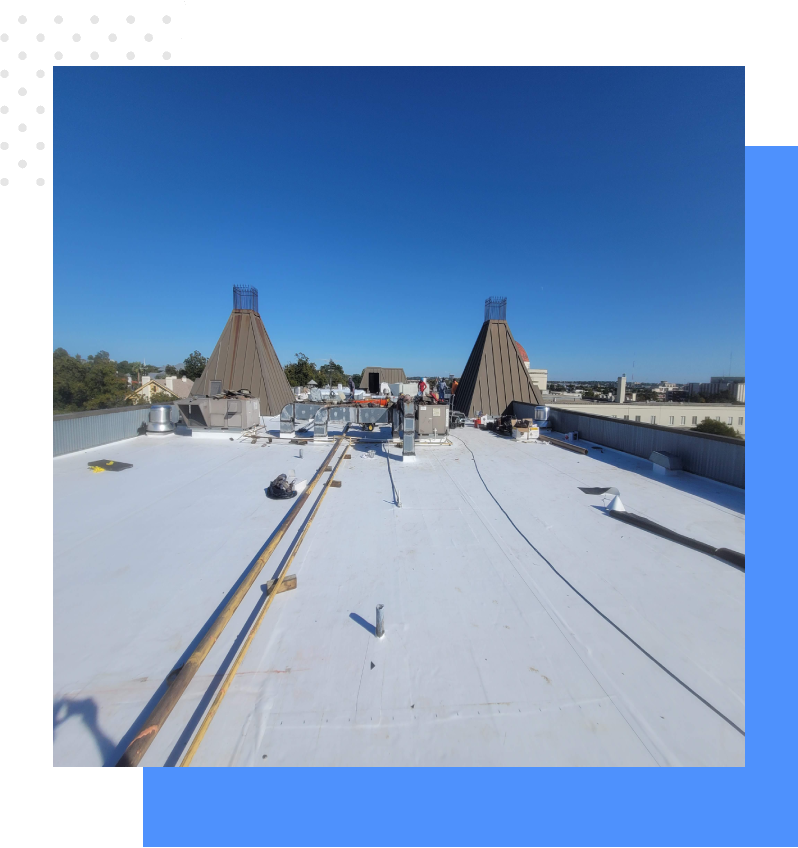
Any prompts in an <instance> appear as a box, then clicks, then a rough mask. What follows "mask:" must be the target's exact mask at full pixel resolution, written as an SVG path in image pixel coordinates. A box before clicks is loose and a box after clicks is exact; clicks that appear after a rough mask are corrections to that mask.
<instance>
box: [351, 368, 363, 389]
mask: <svg viewBox="0 0 798 848" xmlns="http://www.w3.org/2000/svg"><path fill="white" fill-rule="evenodd" d="M362 376H363V369H362V368H361V369H360V371H358V372H357V373H356V374H353V375H352V382H353V383H354V384H355V388H356V389H359V388H360V378H361V377H362Z"/></svg>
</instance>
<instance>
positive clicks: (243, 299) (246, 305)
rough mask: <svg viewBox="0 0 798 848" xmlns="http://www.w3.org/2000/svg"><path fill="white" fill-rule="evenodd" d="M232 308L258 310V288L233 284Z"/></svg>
mask: <svg viewBox="0 0 798 848" xmlns="http://www.w3.org/2000/svg"><path fill="white" fill-rule="evenodd" d="M233 309H251V310H252V311H253V312H257V311H258V290H257V289H256V288H255V287H254V286H233Z"/></svg>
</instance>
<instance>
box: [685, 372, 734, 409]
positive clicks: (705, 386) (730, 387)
mask: <svg viewBox="0 0 798 848" xmlns="http://www.w3.org/2000/svg"><path fill="white" fill-rule="evenodd" d="M688 389H689V391H690V394H691V395H702V396H703V397H713V396H714V395H719V394H720V393H721V392H728V393H729V396H730V397H731V399H732V400H735V401H737V403H745V377H712V379H711V380H710V381H709V382H708V383H688Z"/></svg>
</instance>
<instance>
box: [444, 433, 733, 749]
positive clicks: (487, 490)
mask: <svg viewBox="0 0 798 848" xmlns="http://www.w3.org/2000/svg"><path fill="white" fill-rule="evenodd" d="M453 438H455V439H457V440H458V441H459V442H463V445H465V448H466V450H467V451H468V452H469V453H470V454H471V459H472V460H473V461H474V469H475V470H476V472H477V475H478V476H479V479H480V480H481V481H482V485H483V486H484V487H485V491H486V492H487V493H488V494H489V495H490V496H491V498H493V501H494V503H495V504H496V506H497V507H499V509H500V510H501V511H502V512H503V513H504V516H505V518H506V519H507V520H508V521H509V522H510V524H512V525H513V527H514V528H515V531H516V532H517V533H518V535H519V536H520V537H521V538H522V539H523V540H524V541H525V542H526V543H527V545H529V547H530V548H532V550H533V551H534V552H535V553H536V554H537V555H538V556H539V557H540V558H541V559H542V560H543V562H545V563H546V565H548V567H549V568H550V569H551V570H552V571H553V572H554V573H555V574H556V575H557V576H558V577H559V578H560V580H562V581H563V583H565V585H566V586H568V587H569V588H570V589H572V590H573V591H574V592H575V593H576V594H577V595H578V596H579V597H580V598H581V599H582V600H583V601H584V602H585V603H586V604H587V605H588V606H589V607H590V608H591V609H592V610H594V611H595V612H597V613H598V614H599V615H600V616H601V617H602V618H603V619H604V620H605V621H606V622H607V623H608V624H611V625H612V626H613V627H614V628H615V629H616V630H617V631H618V632H619V633H620V634H621V636H623V637H624V638H625V639H628V640H629V641H630V642H631V643H632V644H633V645H634V646H635V648H637V650H638V651H640V652H641V653H642V654H643V655H645V656H646V657H648V658H649V659H650V660H651V662H653V663H654V664H655V665H656V666H658V667H659V668H661V669H662V670H663V671H664V672H665V673H666V674H667V675H669V676H670V677H672V678H673V679H674V680H675V681H676V682H677V683H678V684H679V685H680V686H683V687H684V688H685V689H686V690H687V691H688V692H689V693H690V694H691V695H693V696H694V697H695V698H698V700H699V701H701V703H702V704H704V706H707V707H709V708H710V709H711V710H712V712H713V713H715V714H717V715H719V716H720V717H721V718H722V719H723V720H724V721H725V722H726V723H727V724H730V725H731V726H732V727H733V728H734V729H735V730H736V731H737V732H738V733H739V734H741V735H742V736H745V731H744V730H743V729H742V728H741V727H738V726H737V725H736V724H735V723H734V722H733V721H732V720H731V719H730V718H729V717H728V716H725V715H724V714H723V713H722V712H721V711H720V710H719V709H718V708H717V707H713V706H712V704H710V703H709V701H707V699H706V698H703V697H702V696H701V695H699V694H698V692H696V691H695V689H692V688H691V687H690V686H688V685H687V684H686V683H685V682H684V681H683V680H682V679H681V678H680V677H677V676H676V675H675V674H674V673H673V672H672V671H671V670H670V669H669V668H667V667H666V666H664V665H663V664H662V663H661V662H660V661H659V660H658V659H657V658H656V657H654V656H652V655H651V654H650V653H649V652H648V651H647V650H646V649H645V648H644V647H643V646H642V645H641V644H639V643H638V642H635V640H634V639H633V638H632V637H631V636H630V635H629V634H628V633H627V632H626V631H625V630H624V629H623V628H621V627H619V626H618V625H617V624H616V623H615V622H614V621H613V620H612V619H611V618H610V617H609V616H607V615H605V614H604V613H603V612H602V611H601V610H600V609H599V608H598V607H597V606H596V605H595V604H594V603H592V602H591V601H589V600H588V599H587V598H586V597H585V596H584V595H583V594H582V593H581V592H580V591H579V589H577V588H576V586H574V585H573V583H571V582H570V581H569V580H568V579H567V578H566V577H564V576H563V575H562V574H560V572H559V571H557V569H556V568H555V567H554V566H553V565H552V564H551V563H550V562H549V561H548V560H547V559H546V557H545V556H543V554H542V553H541V552H540V551H539V550H538V549H537V548H536V547H535V546H534V545H533V544H532V542H530V541H529V539H527V537H526V536H525V535H524V534H523V533H522V532H521V530H520V529H519V528H518V526H517V525H516V523H515V522H514V521H513V519H512V518H510V516H509V515H508V514H507V511H506V510H505V509H504V507H503V506H502V505H501V504H500V503H499V502H498V501H497V500H496V497H495V496H494V494H493V492H491V490H490V489H489V488H488V484H487V483H486V482H485V480H484V479H483V477H482V474H480V471H479V466H478V465H477V458H476V457H475V456H474V451H472V450H471V448H470V447H468V445H467V444H466V443H465V442H464V441H463V440H462V439H461V438H460V437H459V436H453Z"/></svg>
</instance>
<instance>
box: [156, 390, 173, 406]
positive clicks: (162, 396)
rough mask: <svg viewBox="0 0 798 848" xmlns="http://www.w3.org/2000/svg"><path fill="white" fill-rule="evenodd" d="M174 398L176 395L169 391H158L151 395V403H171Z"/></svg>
mask: <svg viewBox="0 0 798 848" xmlns="http://www.w3.org/2000/svg"><path fill="white" fill-rule="evenodd" d="M174 399H175V398H174V395H170V394H169V392H162V391H157V392H153V393H152V395H150V403H171V402H172V401H173V400H174Z"/></svg>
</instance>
